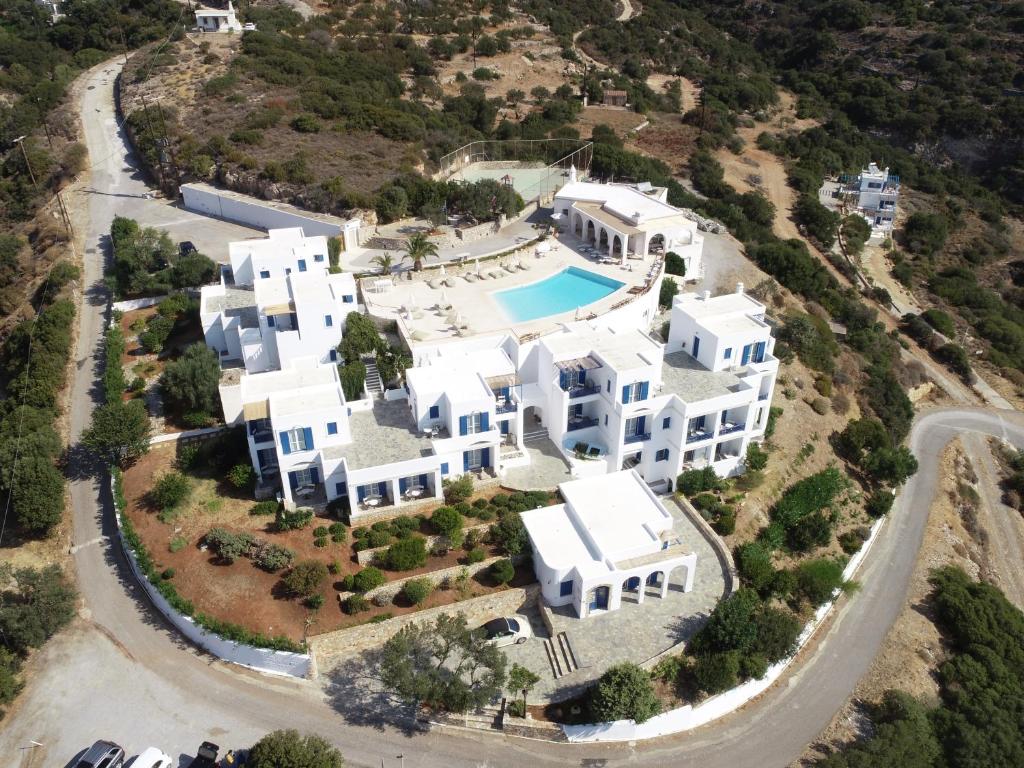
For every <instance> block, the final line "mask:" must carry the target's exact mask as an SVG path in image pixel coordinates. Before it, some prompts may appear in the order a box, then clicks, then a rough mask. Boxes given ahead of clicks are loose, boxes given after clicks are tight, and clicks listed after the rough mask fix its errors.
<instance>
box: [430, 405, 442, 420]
mask: <svg viewBox="0 0 1024 768" xmlns="http://www.w3.org/2000/svg"><path fill="white" fill-rule="evenodd" d="M440 415H441V407H440V406H437V405H432V406H430V418H432V419H436V418H438V417H439V416H440Z"/></svg>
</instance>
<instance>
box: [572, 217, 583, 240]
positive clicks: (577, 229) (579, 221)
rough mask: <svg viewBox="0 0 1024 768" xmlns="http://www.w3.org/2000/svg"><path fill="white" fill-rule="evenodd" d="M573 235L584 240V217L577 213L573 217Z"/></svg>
mask: <svg viewBox="0 0 1024 768" xmlns="http://www.w3.org/2000/svg"><path fill="white" fill-rule="evenodd" d="M572 233H573V234H574V235H576V237H579V238H581V239H582V238H583V216H582V215H580V214H578V213H576V214H573V217H572Z"/></svg>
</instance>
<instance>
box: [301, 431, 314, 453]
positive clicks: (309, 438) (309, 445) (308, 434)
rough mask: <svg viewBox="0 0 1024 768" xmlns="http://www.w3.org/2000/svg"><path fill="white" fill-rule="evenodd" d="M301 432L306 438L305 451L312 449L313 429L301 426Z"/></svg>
mask: <svg viewBox="0 0 1024 768" xmlns="http://www.w3.org/2000/svg"><path fill="white" fill-rule="evenodd" d="M302 433H303V434H304V435H305V439H306V450H307V451H312V450H313V430H312V429H310V428H309V427H303V428H302Z"/></svg>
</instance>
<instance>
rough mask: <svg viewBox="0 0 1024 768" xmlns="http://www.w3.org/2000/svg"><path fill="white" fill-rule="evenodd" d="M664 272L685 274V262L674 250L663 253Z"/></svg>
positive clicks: (680, 275) (681, 275)
mask: <svg viewBox="0 0 1024 768" xmlns="http://www.w3.org/2000/svg"><path fill="white" fill-rule="evenodd" d="M665 273H666V274H669V275H678V276H679V277H685V276H686V262H685V261H683V257H682V256H680V255H679V254H678V253H676V252H675V251H669V252H668V253H666V254H665Z"/></svg>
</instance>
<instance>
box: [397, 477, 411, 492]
mask: <svg viewBox="0 0 1024 768" xmlns="http://www.w3.org/2000/svg"><path fill="white" fill-rule="evenodd" d="M408 489H409V478H407V477H400V478H398V492H399V493H405V492H406V491H407V490H408Z"/></svg>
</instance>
